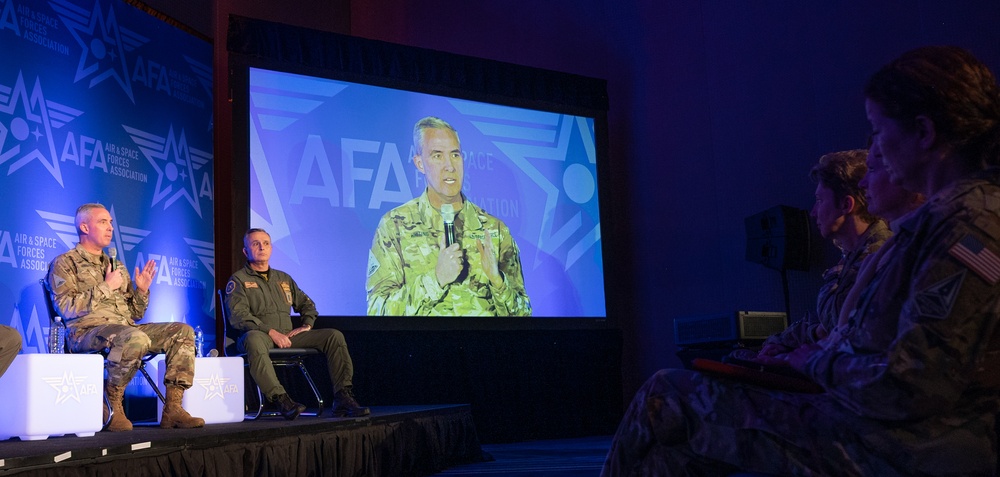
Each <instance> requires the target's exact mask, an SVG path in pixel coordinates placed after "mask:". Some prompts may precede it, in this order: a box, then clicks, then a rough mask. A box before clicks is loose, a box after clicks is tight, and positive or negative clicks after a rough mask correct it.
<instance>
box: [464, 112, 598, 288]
mask: <svg viewBox="0 0 1000 477" xmlns="http://www.w3.org/2000/svg"><path fill="white" fill-rule="evenodd" d="M450 102H451V104H452V105H453V106H454V107H455V109H456V110H457V111H458V112H460V113H463V114H466V115H468V116H475V120H473V121H471V123H472V124H473V125H474V126H476V129H478V130H479V132H481V133H483V134H484V135H486V136H489V137H491V141H492V142H493V144H494V145H495V146H496V147H497V148H498V149H499V150H500V151H501V152H503V153H504V154H505V155H506V156H507V157H509V158H510V160H511V162H513V163H514V164H515V165H516V166H517V167H518V168H519V169H520V170H521V172H523V173H524V174H526V175H527V176H528V177H529V178H530V179H531V181H532V182H534V183H535V185H537V186H538V188H539V189H540V190H541V191H542V192H543V193H544V195H545V203H544V204H543V207H544V208H545V212H544V213H543V214H542V217H543V218H542V224H541V227H540V228H539V231H538V239H537V241H536V243H537V244H538V250H537V252H536V254H535V264H536V265H537V264H538V263H539V261H540V258H539V257H540V256H541V255H543V254H544V255H549V256H562V257H565V258H564V259H563V263H564V267H565V269H566V270H569V269H570V267H572V266H573V264H574V263H576V261H577V260H579V259H580V258H581V257H583V256H584V255H585V254H586V253H587V252H588V251H589V250H591V249H593V248H594V247H595V246H598V245H599V242H600V240H601V233H600V230H601V228H600V227H601V224H600V216H599V214H598V211H597V201H596V200H595V199H596V197H597V169H596V163H597V152H596V150H595V147H594V124H593V120H591V119H588V118H584V117H579V116H571V115H564V114H556V113H541V114H537V115H533V116H532V119H533V123H532V124H525V127H517V128H511V127H504V125H506V124H507V122H508V121H509V118H508V117H507V113H508V108H506V107H504V106H494V105H483V104H481V103H473V102H469V101H462V100H452V101H450ZM529 126H530V127H529ZM574 130H575V131H574ZM574 141H576V142H574ZM573 147H575V148H577V149H579V150H581V153H571V152H570V150H571V148H573ZM577 158H580V159H583V160H580V159H577ZM534 160H541V161H559V162H564V163H569V164H568V165H567V166H566V167H565V168H564V171H565V172H564V173H563V175H562V177H560V178H559V179H562V180H561V181H555V182H554V181H553V179H555V178H550V177H546V176H545V174H543V173H542V172H541V171H539V170H538V168H537V167H535V166H534V165H533V164H532V161H534ZM479 205H480V206H481V205H482V204H479ZM560 216H562V217H564V219H562V220H559V219H557V217H560Z"/></svg>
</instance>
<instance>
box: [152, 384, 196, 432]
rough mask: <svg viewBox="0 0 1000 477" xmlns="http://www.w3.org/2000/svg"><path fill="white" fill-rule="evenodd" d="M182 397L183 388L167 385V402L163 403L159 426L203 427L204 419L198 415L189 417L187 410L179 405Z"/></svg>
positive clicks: (168, 427) (178, 427)
mask: <svg viewBox="0 0 1000 477" xmlns="http://www.w3.org/2000/svg"><path fill="white" fill-rule="evenodd" d="M183 398H184V388H181V387H179V386H167V402H165V403H163V415H161V416H160V427H162V428H165V429H170V428H177V429H191V428H194V427H204V425H205V420H204V419H202V418H200V417H191V415H190V414H188V412H187V411H185V410H184V408H183V407H181V400H182V399H183Z"/></svg>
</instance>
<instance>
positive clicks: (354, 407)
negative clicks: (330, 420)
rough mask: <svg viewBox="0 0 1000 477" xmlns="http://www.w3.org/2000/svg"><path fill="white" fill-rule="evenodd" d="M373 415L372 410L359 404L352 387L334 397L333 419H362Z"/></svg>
mask: <svg viewBox="0 0 1000 477" xmlns="http://www.w3.org/2000/svg"><path fill="white" fill-rule="evenodd" d="M369 414H371V410H370V409H368V408H367V407H362V406H361V405H360V404H358V401H357V399H354V392H353V391H351V387H350V386H346V387H344V389H341V390H340V391H338V392H337V394H336V395H334V396H333V417H361V416H367V415H369Z"/></svg>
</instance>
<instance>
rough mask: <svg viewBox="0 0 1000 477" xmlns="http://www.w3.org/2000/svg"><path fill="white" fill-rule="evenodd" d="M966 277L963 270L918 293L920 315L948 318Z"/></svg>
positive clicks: (917, 300)
mask: <svg viewBox="0 0 1000 477" xmlns="http://www.w3.org/2000/svg"><path fill="white" fill-rule="evenodd" d="M964 279H965V270H962V271H960V272H958V273H956V274H954V275H952V276H950V277H948V278H945V279H944V280H941V281H939V282H937V283H935V284H933V285H931V286H929V287H927V288H925V289H923V290H920V291H919V292H918V293H917V296H916V297H915V298H916V302H917V311H918V312H919V313H920V316H926V317H928V318H938V319H941V318H947V317H948V315H950V314H951V307H952V306H953V305H954V304H955V300H956V299H957V298H958V291H959V290H960V289H961V288H962V281H963V280H964Z"/></svg>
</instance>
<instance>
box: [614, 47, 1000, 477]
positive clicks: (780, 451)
mask: <svg viewBox="0 0 1000 477" xmlns="http://www.w3.org/2000/svg"><path fill="white" fill-rule="evenodd" d="M865 97H866V101H865V108H866V112H867V115H868V119H869V121H870V122H871V125H872V129H873V138H872V139H873V142H872V146H871V152H872V154H874V155H875V156H876V157H881V158H882V159H883V161H884V164H885V166H886V170H887V171H888V174H889V178H890V180H891V181H892V182H893V183H895V184H898V185H900V186H902V187H903V188H905V189H907V190H909V191H912V192H919V193H921V194H923V195H924V196H925V197H927V201H926V203H924V204H923V205H922V206H920V208H919V209H918V210H916V211H915V212H914V213H913V214H912V215H909V216H906V217H903V218H902V219H900V220H897V223H896V224H895V226H896V227H897V229H898V231H897V233H896V235H895V237H894V238H893V239H892V243H891V245H892V248H891V249H889V250H887V251H886V252H885V253H884V256H883V257H882V258H881V259H880V262H884V265H883V266H881V268H878V267H876V269H875V270H874V272H873V274H872V276H871V278H870V280H868V283H867V284H866V285H865V286H864V288H863V289H862V290H861V291H860V293H859V295H858V296H857V298H856V300H857V301H856V304H855V305H854V307H853V312H854V313H853V316H852V319H853V330H852V331H851V332H849V333H845V334H843V335H842V336H841V337H839V338H838V337H831V339H833V340H837V341H836V342H835V343H832V344H830V345H829V346H821V345H819V344H805V345H802V346H800V347H799V348H796V349H795V350H793V351H792V352H790V353H788V354H787V355H786V359H787V363H788V365H789V366H791V367H792V368H793V369H796V370H798V371H800V372H803V373H805V374H806V375H808V376H809V377H811V378H812V379H813V380H814V381H815V382H816V383H818V384H819V385H821V386H822V387H823V388H824V389H825V390H826V392H825V393H821V394H796V393H790V392H781V391H775V390H765V389H762V388H759V387H755V386H753V385H747V384H738V383H735V382H731V381H727V380H723V379H715V378H712V377H709V376H706V375H703V374H701V373H697V372H692V371H687V370H677V369H666V370H661V371H659V372H657V373H656V374H654V375H653V376H652V377H651V378H650V379H649V380H648V381H647V382H646V383H645V384H644V385H643V386H642V388H641V389H640V390H639V391H638V392H637V393H636V396H635V398H634V399H633V401H632V403H631V405H630V406H629V408H628V409H627V411H626V414H625V416H624V418H623V420H622V422H621V424H620V426H619V428H618V432H617V433H616V435H615V437H614V440H613V442H612V447H611V450H610V452H609V454H608V458H607V460H606V462H605V466H604V470H603V475H606V476H617V475H639V474H642V475H707V474H724V473H727V472H735V471H737V470H743V471H752V472H762V473H768V474H775V475H838V476H872V475H878V476H893V475H994V473H995V472H996V469H997V464H996V460H997V449H996V444H997V442H996V439H997V437H996V436H997V434H996V428H995V426H996V414H997V411H998V407H1000V399H998V396H1000V378H998V376H1000V374H998V373H997V371H996V370H997V369H998V367H1000V273H998V271H997V265H998V262H1000V259H998V258H997V254H1000V216H998V214H1000V208H998V207H997V205H996V204H1000V168H998V164H1000V88H998V86H997V82H996V78H995V77H994V75H993V74H992V73H991V72H990V71H989V70H988V69H987V68H986V67H985V66H984V65H983V64H982V63H981V62H980V61H978V60H977V59H976V58H974V57H973V56H972V55H971V54H969V53H968V52H966V51H965V50H962V49H959V48H955V47H924V48H919V49H916V50H913V51H910V52H907V53H905V54H903V55H902V56H900V57H899V58H897V59H896V60H894V61H892V62H890V63H889V64H888V65H886V66H884V67H883V68H882V69H880V70H879V71H878V72H876V73H875V74H874V75H873V76H872V77H871V78H870V79H869V81H868V84H867V85H866V88H865Z"/></svg>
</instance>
